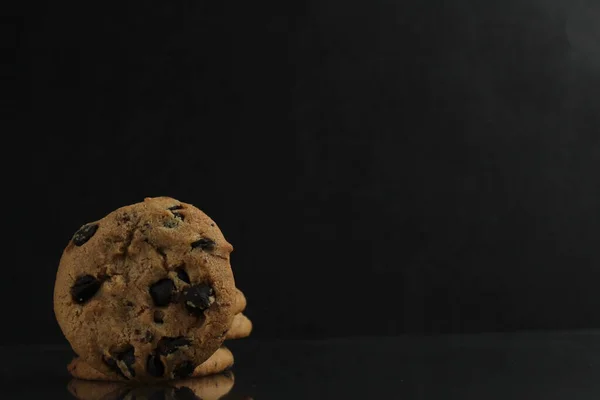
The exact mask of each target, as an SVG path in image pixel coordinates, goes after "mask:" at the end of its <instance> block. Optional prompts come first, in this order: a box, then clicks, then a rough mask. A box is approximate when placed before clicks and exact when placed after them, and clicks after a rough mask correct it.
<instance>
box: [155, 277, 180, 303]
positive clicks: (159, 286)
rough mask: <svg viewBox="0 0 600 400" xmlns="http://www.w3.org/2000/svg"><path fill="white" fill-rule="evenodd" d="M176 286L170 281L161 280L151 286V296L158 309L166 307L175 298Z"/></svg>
mask: <svg viewBox="0 0 600 400" xmlns="http://www.w3.org/2000/svg"><path fill="white" fill-rule="evenodd" d="M174 290H175V284H174V283H173V281H172V280H170V279H161V280H160V281H158V282H155V283H153V284H152V286H150V296H152V301H153V302H154V305H156V306H157V307H166V306H167V305H168V304H169V303H170V302H171V299H172V298H173V291H174Z"/></svg>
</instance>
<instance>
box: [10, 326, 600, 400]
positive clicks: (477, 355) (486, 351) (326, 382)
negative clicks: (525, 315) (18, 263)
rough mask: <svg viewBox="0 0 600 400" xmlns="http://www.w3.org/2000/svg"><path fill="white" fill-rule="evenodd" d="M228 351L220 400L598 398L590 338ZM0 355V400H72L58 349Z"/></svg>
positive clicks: (452, 339) (599, 362)
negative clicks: (230, 363)
mask: <svg viewBox="0 0 600 400" xmlns="http://www.w3.org/2000/svg"><path fill="white" fill-rule="evenodd" d="M228 347H229V348H230V349H231V350H232V351H233V353H234V355H235V358H236V364H235V366H234V368H233V370H232V372H233V376H234V378H235V384H234V386H233V388H232V389H231V391H230V392H229V393H228V394H227V395H226V396H224V397H223V399H248V398H252V399H254V400H264V399H286V400H289V399H338V398H339V399H372V398H385V399H387V398H389V399H438V398H439V399H461V400H465V399H477V400H482V399H486V400H491V399H503V400H505V399H528V400H531V399H544V400H551V399H598V398H600V332H576V333H573V332H557V333H519V334H482V335H469V336H429V337H412V336H406V337H393V338H392V337H385V338H384V337H380V338H353V339H349V338H348V339H335V340H322V341H300V340H293V341H292V340H268V341H267V340H254V339H246V340H241V341H235V342H232V343H231V344H228ZM2 354H3V356H4V362H3V363H2V364H1V365H0V382H1V384H2V394H1V397H2V398H19V399H33V398H52V399H60V398H65V399H69V398H73V397H72V396H71V394H70V393H69V391H68V389H67V386H68V384H69V381H70V379H69V376H68V375H67V372H66V369H65V366H66V364H67V362H68V361H69V360H70V358H71V357H72V353H71V352H70V350H69V349H68V348H65V347H60V346H29V347H25V346H21V347H19V346H12V347H9V346H4V347H3V348H2ZM92 388H93V386H92ZM121 398H132V399H133V398H136V399H137V398H139V397H135V396H129V397H121ZM153 398H154V397H153ZM157 398H160V397H157ZM163 398H165V397H163ZM166 398H168V397H166ZM107 400H109V399H107Z"/></svg>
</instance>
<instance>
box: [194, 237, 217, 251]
mask: <svg viewBox="0 0 600 400" xmlns="http://www.w3.org/2000/svg"><path fill="white" fill-rule="evenodd" d="M215 245H216V243H215V241H214V240H212V239H208V238H202V239H200V240H196V241H195V242H193V243H192V249H197V248H201V249H202V250H206V251H213V250H214V249H215Z"/></svg>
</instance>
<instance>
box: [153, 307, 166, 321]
mask: <svg viewBox="0 0 600 400" xmlns="http://www.w3.org/2000/svg"><path fill="white" fill-rule="evenodd" d="M164 317H165V314H164V313H163V312H162V311H160V310H156V311H154V322H156V323H157V324H162V323H163V322H164V321H163V318H164Z"/></svg>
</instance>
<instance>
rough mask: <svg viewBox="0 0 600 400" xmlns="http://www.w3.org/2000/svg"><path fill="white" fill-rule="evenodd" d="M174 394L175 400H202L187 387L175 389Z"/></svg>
mask: <svg viewBox="0 0 600 400" xmlns="http://www.w3.org/2000/svg"><path fill="white" fill-rule="evenodd" d="M173 394H174V396H173V397H174V398H175V400H202V399H200V397H198V396H196V395H195V394H194V391H193V390H192V389H190V388H189V387H186V386H181V387H178V388H175V390H174V392H173Z"/></svg>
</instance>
